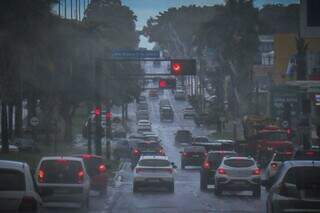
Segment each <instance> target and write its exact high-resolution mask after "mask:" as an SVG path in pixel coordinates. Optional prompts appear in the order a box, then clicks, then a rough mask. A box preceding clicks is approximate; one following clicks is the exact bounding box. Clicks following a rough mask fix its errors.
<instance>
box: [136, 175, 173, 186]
mask: <svg viewBox="0 0 320 213" xmlns="http://www.w3.org/2000/svg"><path fill="white" fill-rule="evenodd" d="M133 182H134V184H135V185H138V186H164V185H170V184H172V183H174V179H173V178H171V177H136V178H134V180H133Z"/></svg>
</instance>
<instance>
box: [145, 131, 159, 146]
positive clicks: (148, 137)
mask: <svg viewBox="0 0 320 213" xmlns="http://www.w3.org/2000/svg"><path fill="white" fill-rule="evenodd" d="M143 136H144V140H145V141H156V142H159V143H160V142H161V139H160V138H159V135H157V134H156V133H154V132H144V133H143Z"/></svg>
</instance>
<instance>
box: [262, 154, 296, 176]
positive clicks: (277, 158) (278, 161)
mask: <svg viewBox="0 0 320 213" xmlns="http://www.w3.org/2000/svg"><path fill="white" fill-rule="evenodd" d="M292 155H293V153H292V152H279V153H274V154H273V156H272V158H271V161H270V162H269V164H268V166H267V169H266V179H270V178H271V177H273V176H274V175H275V174H276V172H277V171H278V169H279V168H280V166H281V165H282V163H283V162H284V161H288V160H291V159H292Z"/></svg>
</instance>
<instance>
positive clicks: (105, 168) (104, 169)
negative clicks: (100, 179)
mask: <svg viewBox="0 0 320 213" xmlns="http://www.w3.org/2000/svg"><path fill="white" fill-rule="evenodd" d="M98 170H99V172H100V173H105V172H106V171H107V167H106V166H105V165H103V164H101V165H100V166H99V167H98Z"/></svg>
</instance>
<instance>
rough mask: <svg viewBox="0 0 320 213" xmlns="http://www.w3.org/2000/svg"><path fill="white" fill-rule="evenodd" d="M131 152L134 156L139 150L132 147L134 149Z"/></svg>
mask: <svg viewBox="0 0 320 213" xmlns="http://www.w3.org/2000/svg"><path fill="white" fill-rule="evenodd" d="M132 154H133V155H134V156H138V155H139V154H140V151H139V150H138V149H134V150H133V151H132Z"/></svg>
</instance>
